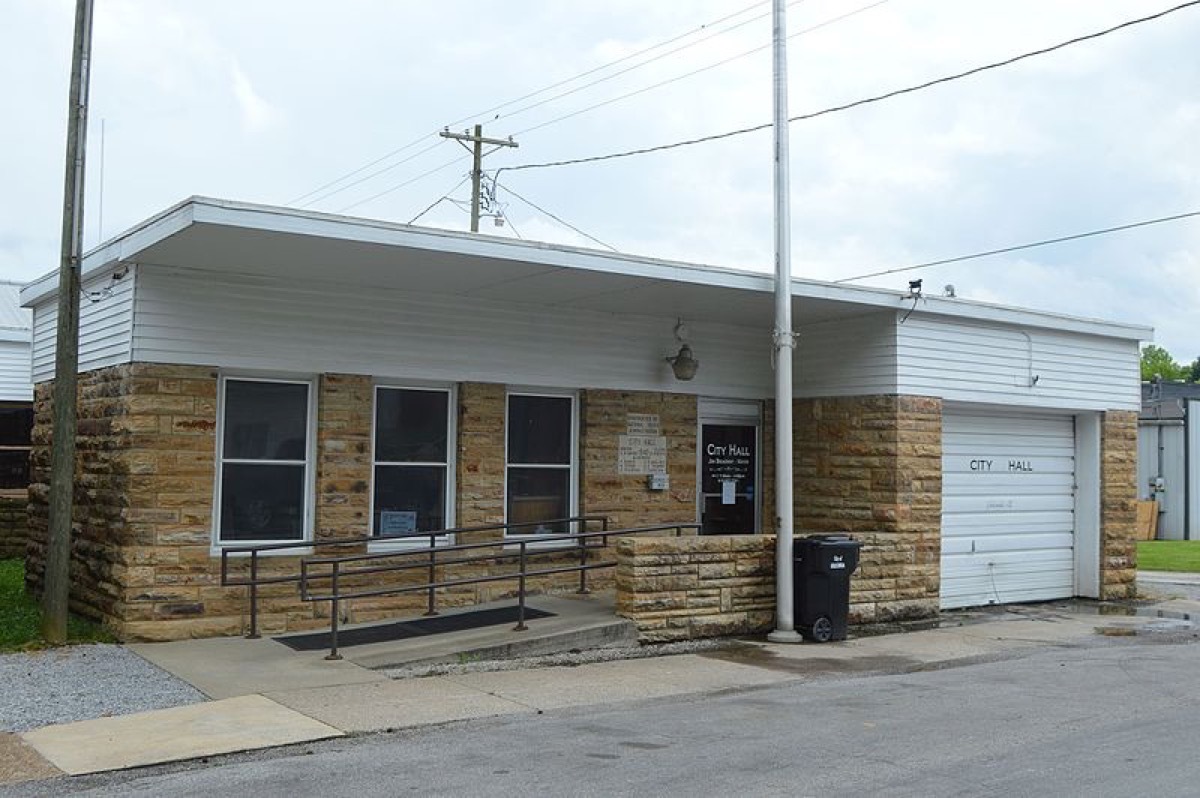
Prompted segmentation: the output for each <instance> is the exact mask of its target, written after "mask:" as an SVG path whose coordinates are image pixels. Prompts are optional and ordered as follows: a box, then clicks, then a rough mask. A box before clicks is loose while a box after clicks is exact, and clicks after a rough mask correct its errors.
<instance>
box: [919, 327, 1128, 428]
mask: <svg viewBox="0 0 1200 798" xmlns="http://www.w3.org/2000/svg"><path fill="white" fill-rule="evenodd" d="M897 336H898V350H897V352H898V356H897V378H898V379H897V382H898V390H899V393H901V394H909V395H917V396H937V397H940V398H942V399H945V400H947V401H962V402H977V403H990V404H997V405H1023V406H1027V407H1045V408H1062V409H1077V410H1110V409H1111V410H1137V409H1139V408H1140V407H1141V393H1140V388H1139V383H1140V377H1139V365H1138V363H1139V352H1138V346H1137V342H1136V341H1128V340H1122V339H1116V338H1101V337H1098V336H1089V335H1081V334H1078V333H1067V332H1058V331H1054V330H1042V329H1035V328H1029V329H1020V328H1015V327H1006V326H1002V325H988V324H982V323H980V324H973V323H970V322H965V321H961V320H953V319H948V318H938V317H933V316H928V315H922V314H920V313H915V314H913V315H912V316H911V317H909V318H908V320H907V321H905V322H904V323H903V324H899V325H898V326H897ZM1031 383H1032V384H1031Z"/></svg>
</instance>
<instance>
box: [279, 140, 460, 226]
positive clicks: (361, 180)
mask: <svg viewBox="0 0 1200 798" xmlns="http://www.w3.org/2000/svg"><path fill="white" fill-rule="evenodd" d="M421 140H422V141H424V137H422V139H421ZM445 143H446V142H445V141H444V140H442V139H439V140H438V141H436V142H434V143H433V144H430V145H429V146H428V147H426V148H425V149H423V150H418V151H417V152H414V153H413V154H412V155H410V156H408V157H407V158H402V159H401V160H399V161H396V162H395V163H394V164H390V165H388V166H385V167H383V168H382V169H376V170H375V171H374V172H371V173H370V174H368V175H364V176H362V177H360V178H359V179H358V180H355V181H354V182H353V183H347V184H346V185H344V186H341V187H339V188H335V189H334V190H333V191H330V192H328V193H325V194H321V195H320V196H318V197H313V198H312V199H310V200H309V201H308V202H305V203H304V204H303V205H301V206H300V207H301V208H307V207H309V206H310V205H313V204H314V203H317V202H321V201H322V200H327V199H329V198H330V197H332V196H334V195H336V194H341V193H342V192H343V191H347V190H349V189H352V188H354V187H355V186H359V185H362V184H363V183H365V182H367V181H368V180H373V179H374V178H376V177H379V176H380V175H382V174H384V173H385V172H390V171H392V170H393V169H395V168H396V167H397V166H403V165H404V164H406V163H408V162H409V161H413V160H416V159H417V158H420V157H421V156H422V155H424V154H425V153H427V152H431V151H433V150H436V149H437V148H438V147H440V146H442V145H443V144H445ZM393 154H395V153H393ZM381 160H387V159H386V158H382V159H379V158H377V159H376V160H374V161H372V162H371V164H370V165H371V166H374V165H375V164H377V163H379V162H380V161H381ZM366 168H368V167H363V169H366ZM363 169H357V170H355V172H354V174H358V173H360V172H362V171H363ZM348 176H349V175H347V177H348ZM342 179H343V180H344V179H345V178H342ZM334 182H339V181H334ZM311 193H314V192H310V194H311ZM292 204H295V203H294V202H293V203H292Z"/></svg>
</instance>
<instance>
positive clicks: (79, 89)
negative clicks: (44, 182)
mask: <svg viewBox="0 0 1200 798" xmlns="http://www.w3.org/2000/svg"><path fill="white" fill-rule="evenodd" d="M91 59H92V0H76V3H75V51H74V56H73V57H72V61H71V92H70V107H69V109H68V117H67V119H68V121H67V169H66V181H65V185H64V187H63V213H62V259H61V261H60V263H59V277H58V337H57V339H56V343H55V347H56V349H55V354H54V399H53V402H54V426H53V428H52V436H53V437H52V439H51V442H50V529H49V535H48V540H47V541H46V556H45V560H44V563H45V572H44V574H43V579H42V636H43V637H45V638H46V642H48V643H65V642H66V640H67V611H68V603H69V599H70V594H71V519H72V516H73V515H74V506H75V429H76V418H75V402H76V401H77V397H76V392H77V384H78V379H77V376H78V374H77V373H78V370H79V279H80V274H79V272H80V269H81V267H82V263H81V261H82V253H83V175H84V155H85V154H86V152H87V107H88V82H89V81H88V79H89V75H90V72H91V70H90V66H91Z"/></svg>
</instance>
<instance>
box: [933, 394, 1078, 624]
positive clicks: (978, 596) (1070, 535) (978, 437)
mask: <svg viewBox="0 0 1200 798" xmlns="http://www.w3.org/2000/svg"><path fill="white" fill-rule="evenodd" d="M1074 488H1075V425H1074V420H1073V419H1072V417H1071V416H1054V415H1029V414H1012V415H998V414H984V413H977V412H970V411H966V410H960V409H954V408H948V409H947V410H946V412H945V415H944V417H943V427H942V591H941V606H942V608H943V609H951V608H954V607H973V606H978V605H981V604H1007V603H1010V602H1020V601H1042V600H1046V599H1056V598H1067V597H1069V596H1072V595H1074V592H1075V558H1074V538H1075V490H1074Z"/></svg>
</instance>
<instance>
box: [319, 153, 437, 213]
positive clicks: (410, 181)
mask: <svg viewBox="0 0 1200 798" xmlns="http://www.w3.org/2000/svg"><path fill="white" fill-rule="evenodd" d="M456 163H458V159H457V158H455V159H454V160H453V161H447V162H446V163H444V164H442V165H441V166H435V167H433V168H432V169H430V170H428V171H425V172H422V173H421V174H419V175H417V176H416V177H413V178H409V179H408V180H405V181H404V182H403V183H397V184H396V185H394V186H392V187H391V188H385V189H384V190H383V191H380V192H379V193H378V194H372V195H371V196H369V197H367V198H366V199H360V200H359V201H358V202H352V203H350V204H349V205H347V206H345V207H343V208H338V209H337V211H336V213H345V212H346V211H348V210H350V209H351V208H357V207H358V206H359V205H366V204H367V203H368V202H371V201H372V200H377V199H379V198H380V197H384V196H387V195H388V194H391V193H392V192H393V191H399V190H400V189H402V188H404V187H405V186H411V185H412V184H413V183H416V182H417V181H418V180H424V179H425V178H427V177H429V176H430V175H434V174H437V173H438V172H441V171H442V170H444V169H449V168H450V167H451V166H454V165H455V164H456Z"/></svg>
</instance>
